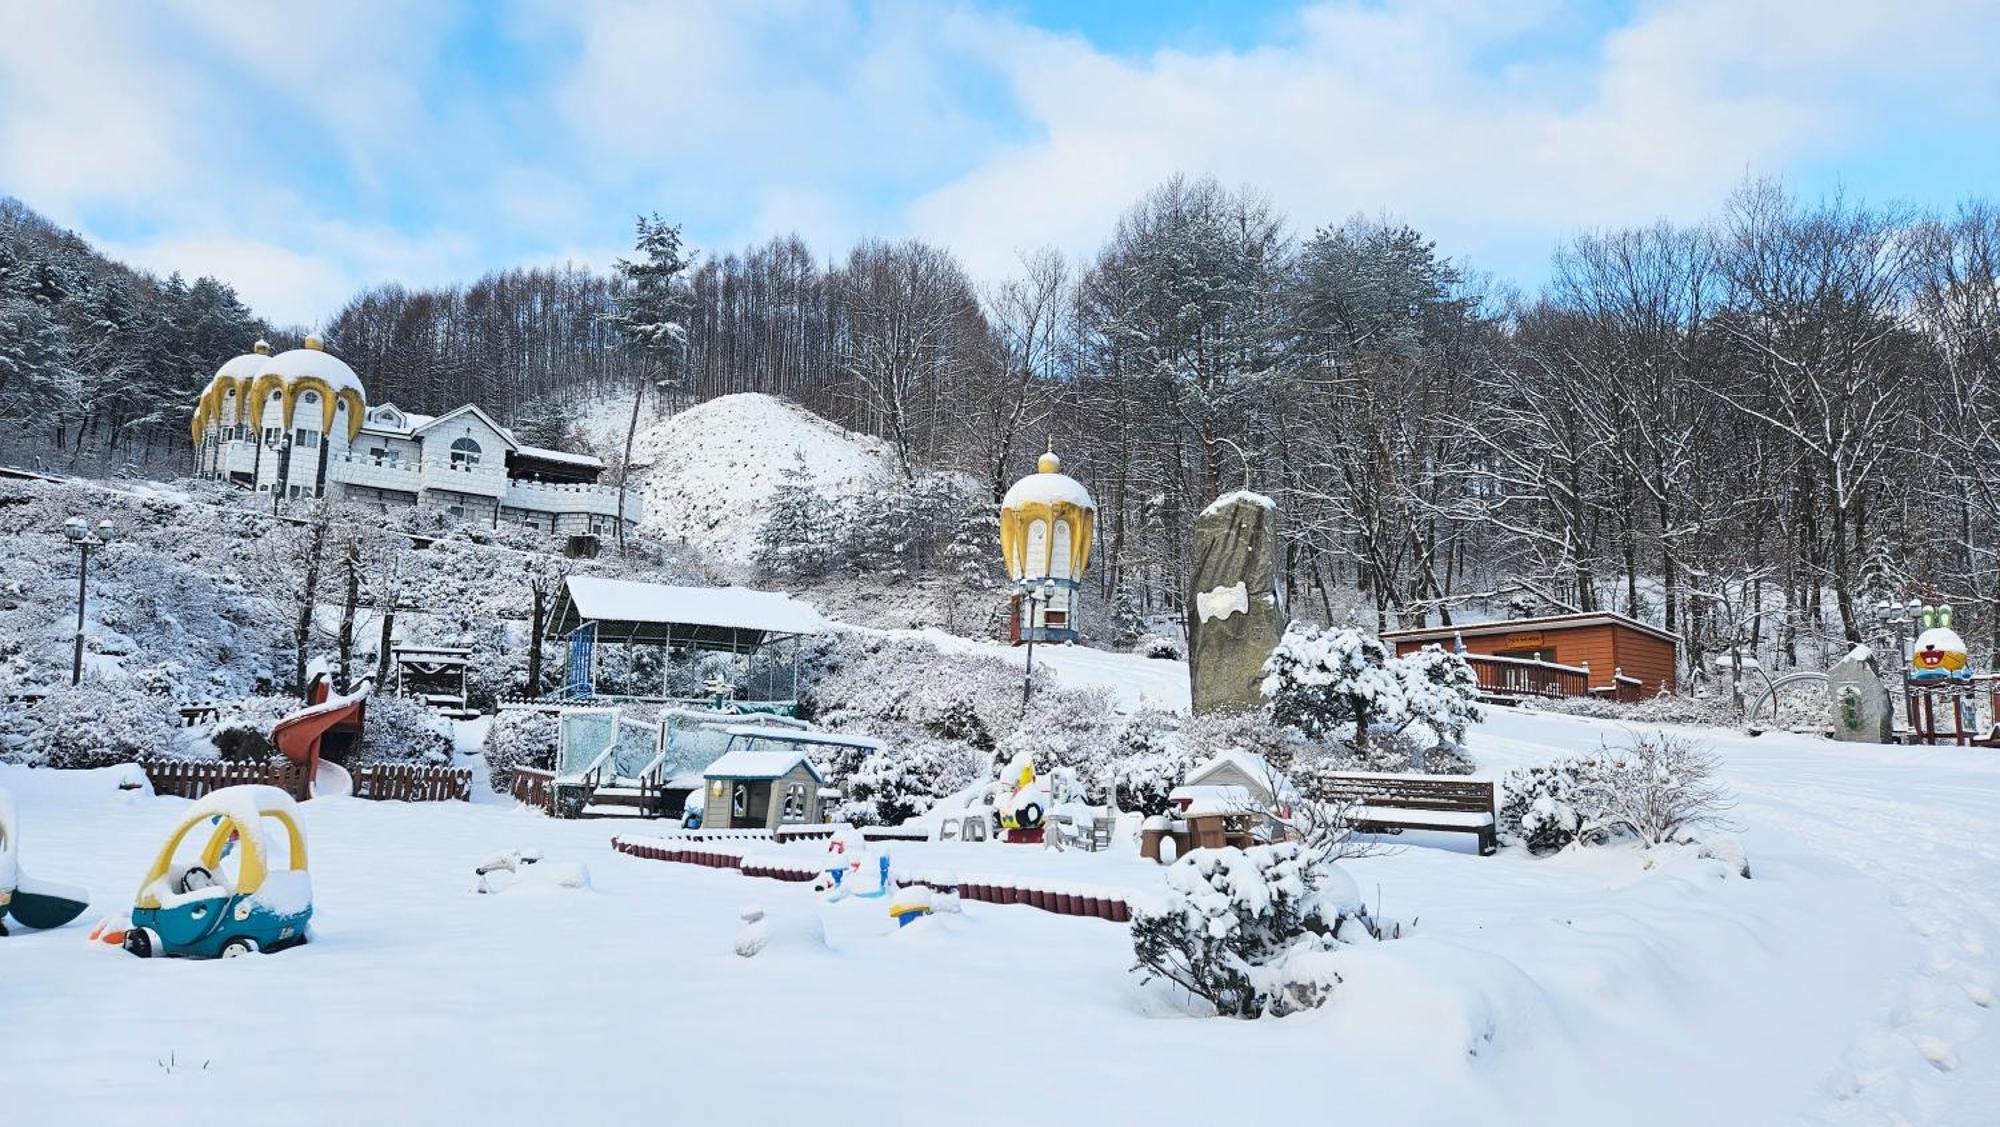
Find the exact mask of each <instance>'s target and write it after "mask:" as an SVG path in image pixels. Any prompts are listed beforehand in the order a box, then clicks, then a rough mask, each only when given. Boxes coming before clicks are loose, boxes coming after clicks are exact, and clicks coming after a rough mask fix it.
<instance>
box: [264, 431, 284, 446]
mask: <svg viewBox="0 0 2000 1127" xmlns="http://www.w3.org/2000/svg"><path fill="white" fill-rule="evenodd" d="M284 437H285V428H284V427H265V428H264V445H266V446H276V445H277V444H278V443H279V442H281V441H283V440H284Z"/></svg>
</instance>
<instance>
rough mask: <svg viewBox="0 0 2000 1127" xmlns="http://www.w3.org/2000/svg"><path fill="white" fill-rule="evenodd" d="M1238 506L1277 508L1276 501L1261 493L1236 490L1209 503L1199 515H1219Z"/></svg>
mask: <svg viewBox="0 0 2000 1127" xmlns="http://www.w3.org/2000/svg"><path fill="white" fill-rule="evenodd" d="M1238 504H1242V505H1255V506H1257V507H1258V508H1260V509H1275V508H1277V507H1278V503H1277V502H1276V501H1273V500H1271V499H1270V498H1269V497H1266V496H1264V495H1263V494H1262V493H1253V492H1251V491H1250V490H1248V489H1238V490H1237V491H1236V492H1234V493H1224V494H1223V495H1222V496H1220V497H1217V498H1216V499H1215V500H1213V501H1210V502H1209V503H1208V507H1207V508H1206V509H1203V510H1202V511H1201V515H1202V516H1209V515H1210V514H1213V513H1219V512H1221V511H1222V510H1224V509H1226V508H1228V507H1229V506H1231V505H1238Z"/></svg>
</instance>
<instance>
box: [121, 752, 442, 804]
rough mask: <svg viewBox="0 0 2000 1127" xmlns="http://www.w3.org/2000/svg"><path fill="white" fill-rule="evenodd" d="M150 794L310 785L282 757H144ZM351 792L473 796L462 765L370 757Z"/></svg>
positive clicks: (300, 792)
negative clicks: (237, 759)
mask: <svg viewBox="0 0 2000 1127" xmlns="http://www.w3.org/2000/svg"><path fill="white" fill-rule="evenodd" d="M139 768H140V770H143V771H144V772H146V779H147V781H148V782H150V783H152V784H153V793H154V794H166V795H173V796H174V797H176V798H200V797H202V796H203V795H205V794H207V793H208V792H210V791H213V790H221V789H222V788H223V787H238V786H269V787H277V788H278V789H280V790H282V791H284V792H285V793H287V794H289V795H291V796H292V797H293V798H296V799H299V800H301V801H303V800H304V799H305V798H307V797H308V796H309V795H310V793H311V791H310V788H309V787H308V786H307V783H306V769H305V768H304V767H301V766H299V765H298V764H296V763H290V762H287V761H285V760H282V759H278V760H272V761H270V762H266V763H228V762H224V761H222V760H216V759H149V760H144V761H142V762H141V763H140V764H139ZM352 773H353V775H354V797H356V798H368V799H375V800H378V801H403V802H451V801H459V802H464V801H467V800H469V799H471V797H472V772H471V771H469V770H466V769H464V768H459V769H457V770H453V769H452V768H449V767H427V766H421V765H417V764H409V763H371V764H367V765H364V766H360V767H356V768H354V770H353V772H352Z"/></svg>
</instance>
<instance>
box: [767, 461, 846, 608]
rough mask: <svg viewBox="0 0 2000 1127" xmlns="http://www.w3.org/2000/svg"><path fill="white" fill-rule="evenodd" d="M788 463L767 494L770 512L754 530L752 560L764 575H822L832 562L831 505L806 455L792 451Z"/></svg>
mask: <svg viewBox="0 0 2000 1127" xmlns="http://www.w3.org/2000/svg"><path fill="white" fill-rule="evenodd" d="M792 458H793V461H792V465H791V466H790V467H788V468H787V469H786V470H785V472H784V475H783V476H782V477H780V478H779V479H778V487H777V488H776V489H775V490H773V491H772V493H771V510H770V515H768V516H767V517H765V518H764V527H763V529H762V530H761V531H760V532H759V533H758V537H757V551H756V556H755V560H756V563H757V566H758V568H760V569H761V570H763V571H764V573H765V574H767V575H788V576H794V577H797V578H801V579H810V578H814V577H817V576H821V575H825V574H826V573H827V572H828V571H830V570H832V568H833V565H834V563H835V559H834V556H835V553H834V550H833V536H832V533H831V532H830V530H831V529H832V528H833V527H834V526H835V524H836V521H835V520H834V514H835V507H834V505H833V502H831V501H829V500H828V499H827V498H826V496H825V495H824V494H822V493H821V492H820V491H819V487H818V485H817V484H816V483H815V482H814V481H813V476H812V472H811V471H810V470H808V469H807V468H806V456H805V454H804V453H803V452H801V451H793V454H792Z"/></svg>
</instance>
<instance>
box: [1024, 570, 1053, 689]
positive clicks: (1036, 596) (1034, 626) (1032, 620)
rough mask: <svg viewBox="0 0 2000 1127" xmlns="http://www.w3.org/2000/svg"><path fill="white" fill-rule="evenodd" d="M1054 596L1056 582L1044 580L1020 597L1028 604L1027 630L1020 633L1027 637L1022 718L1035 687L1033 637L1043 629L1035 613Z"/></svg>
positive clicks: (1039, 618) (1040, 617)
mask: <svg viewBox="0 0 2000 1127" xmlns="http://www.w3.org/2000/svg"><path fill="white" fill-rule="evenodd" d="M1055 594H1056V581H1055V580H1053V579H1044V580H1042V582H1041V583H1040V584H1039V585H1031V586H1029V587H1028V589H1027V590H1026V591H1025V592H1023V593H1022V595H1021V600H1022V601H1023V602H1025V603H1027V604H1028V613H1027V616H1026V622H1027V624H1028V629H1026V630H1024V631H1022V633H1024V634H1026V635H1027V636H1028V666H1027V671H1026V672H1025V673H1023V674H1022V676H1021V714H1022V715H1024V716H1025V715H1027V712H1028V694H1029V693H1030V692H1032V691H1034V687H1035V635H1036V634H1039V633H1041V632H1042V630H1043V629H1044V627H1043V626H1042V625H1041V622H1042V616H1041V615H1039V614H1037V613H1035V612H1036V610H1037V609H1039V608H1041V607H1046V606H1048V605H1049V600H1050V599H1052V598H1054V597H1055Z"/></svg>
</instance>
